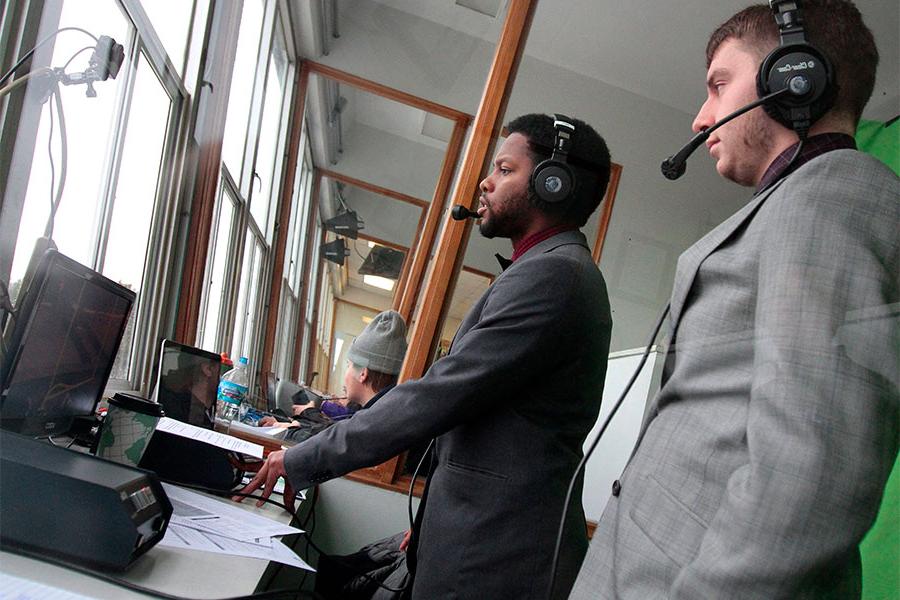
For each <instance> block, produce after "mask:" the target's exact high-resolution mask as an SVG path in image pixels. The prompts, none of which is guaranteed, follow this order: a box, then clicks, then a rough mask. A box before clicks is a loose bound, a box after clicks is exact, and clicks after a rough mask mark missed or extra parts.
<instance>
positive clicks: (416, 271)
mask: <svg viewBox="0 0 900 600" xmlns="http://www.w3.org/2000/svg"><path fill="white" fill-rule="evenodd" d="M465 136H466V127H463V126H462V124H460V123H457V124H456V127H454V128H453V134H452V136H451V137H450V142H449V143H448V144H447V152H445V153H444V163H443V165H442V166H441V174H440V176H439V177H438V183H437V185H436V186H435V188H434V197H433V198H432V200H431V204H430V205H429V207H428V213H427V214H426V216H425V227H424V228H421V239H420V240H419V243H418V244H416V246H415V249H416V251H415V255H414V256H413V260H412V264H411V265H410V268H409V276H408V278H407V280H406V281H405V282H404V287H403V296H402V297H401V299H400V303H399V305H398V307H397V310H398V312H399V313H400V315H401V316H402V317H403V319H404V320H405V321H406V322H407V323H409V322H410V319H411V318H412V313H413V310H414V309H415V306H416V301H417V300H418V296H419V290H420V288H421V285H422V279H423V278H424V275H425V267H426V266H427V264H428V259H429V258H430V257H431V247H432V246H433V245H434V239H435V237H436V235H437V230H438V225H439V224H440V220H441V213H442V212H443V209H444V204H445V203H446V201H447V195H448V194H449V193H450V186H451V185H452V183H453V172H454V171H455V169H456V163H458V162H459V154H460V152H461V151H462V145H463V141H464V139H465ZM469 204H471V203H470V202H469V203H466V206H469Z"/></svg>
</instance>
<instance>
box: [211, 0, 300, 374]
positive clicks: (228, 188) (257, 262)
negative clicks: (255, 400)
mask: <svg viewBox="0 0 900 600" xmlns="http://www.w3.org/2000/svg"><path fill="white" fill-rule="evenodd" d="M293 73H294V66H293V64H292V62H291V54H290V52H289V48H288V40H287V38H286V36H285V31H284V25H283V20H282V17H281V14H280V9H279V8H278V6H277V3H276V2H274V1H273V0H266V1H262V0H246V1H245V2H244V4H243V8H242V12H241V23H240V28H239V34H238V40H237V48H236V57H235V63H234V71H233V73H232V78H231V90H230V95H229V100H228V110H227V115H226V118H225V132H224V139H223V145H222V162H221V178H220V182H221V183H220V185H221V187H222V192H220V195H219V198H218V202H217V207H216V210H215V219H214V222H213V224H212V231H211V233H210V242H209V243H210V247H209V253H208V256H210V257H211V258H210V259H208V260H207V268H206V282H205V286H204V299H203V303H202V308H201V315H204V316H203V317H202V320H203V324H202V328H198V343H200V344H201V345H202V346H203V347H204V348H206V349H208V350H212V351H215V352H218V351H221V350H223V349H227V350H228V351H229V352H231V353H232V354H233V356H234V357H235V358H237V357H239V356H246V357H247V358H248V359H249V361H250V364H251V365H252V366H253V368H252V369H251V373H253V374H254V375H253V376H251V385H252V383H253V381H255V373H256V370H257V368H258V365H259V364H260V358H261V353H262V342H263V339H262V338H263V336H264V327H263V325H264V323H265V319H266V316H267V315H266V303H267V301H268V293H269V289H270V288H269V285H270V284H269V282H270V280H271V277H272V273H271V270H272V266H271V263H272V260H273V251H272V242H273V238H274V235H273V234H274V224H275V223H274V221H275V219H274V216H275V213H276V211H275V207H276V206H277V200H278V198H279V197H280V188H281V171H282V167H283V165H282V156H283V154H284V144H285V141H286V140H285V138H286V133H287V126H286V124H287V123H288V122H289V119H288V113H289V108H290V102H289V98H290V95H289V90H290V86H289V85H288V82H290V81H292V80H293ZM226 206H228V207H229V208H225V207H226ZM289 227H291V226H290V225H289ZM291 252H292V253H293V249H292V250H291ZM291 291H296V287H293V288H292V289H291V290H287V291H286V293H287V292H291ZM282 297H284V294H282ZM293 304H296V297H294V302H293ZM279 312H282V309H281V308H279ZM288 330H290V324H288ZM283 335H284V332H280V333H279V336H283ZM277 339H280V338H277ZM276 364H282V365H283V364H285V360H284V359H282V360H281V361H280V362H278V361H276Z"/></svg>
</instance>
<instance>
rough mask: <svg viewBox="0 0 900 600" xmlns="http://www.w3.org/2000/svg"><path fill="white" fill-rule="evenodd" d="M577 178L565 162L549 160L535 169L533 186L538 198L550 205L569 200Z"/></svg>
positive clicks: (532, 178) (532, 180) (532, 176)
mask: <svg viewBox="0 0 900 600" xmlns="http://www.w3.org/2000/svg"><path fill="white" fill-rule="evenodd" d="M574 182H575V177H574V176H573V174H572V169H571V168H569V165H567V164H566V163H564V162H560V161H558V160H553V159H548V160H545V161H542V162H541V163H539V164H538V166H537V167H535V168H534V171H533V172H532V174H531V186H532V188H533V189H534V192H535V194H537V197H538V198H540V199H541V200H543V201H544V202H547V203H549V204H556V203H558V202H563V201H564V200H567V199H568V198H569V197H570V196H571V195H572V192H573V191H574Z"/></svg>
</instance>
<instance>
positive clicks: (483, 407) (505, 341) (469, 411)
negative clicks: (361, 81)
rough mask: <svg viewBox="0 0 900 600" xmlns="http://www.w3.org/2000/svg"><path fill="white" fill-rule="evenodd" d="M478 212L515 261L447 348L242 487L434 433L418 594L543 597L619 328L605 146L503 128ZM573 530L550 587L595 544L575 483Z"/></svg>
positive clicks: (586, 131) (523, 127)
mask: <svg viewBox="0 0 900 600" xmlns="http://www.w3.org/2000/svg"><path fill="white" fill-rule="evenodd" d="M507 129H508V131H509V135H508V137H507V138H506V139H505V140H504V142H503V144H502V145H501V147H500V149H499V151H498V153H497V155H496V157H495V159H494V162H493V166H492V168H491V170H490V173H489V175H488V176H487V177H486V178H485V179H484V180H483V181H482V182H481V184H480V188H481V197H480V199H479V203H478V209H477V215H478V217H479V218H480V220H481V223H480V230H481V233H482V235H484V236H486V237H503V238H509V239H510V240H511V241H512V243H513V255H512V260H511V262H510V264H509V266H508V267H506V268H505V270H504V271H503V273H502V274H501V275H500V276H499V277H497V279H496V280H495V281H494V283H493V284H492V285H491V287H490V288H489V289H488V290H487V291H486V292H485V294H484V295H483V296H482V297H481V299H480V300H478V301H477V302H476V303H475V305H474V306H473V307H472V309H471V310H470V311H469V313H468V315H466V317H465V318H464V319H463V322H462V324H461V325H460V327H459V330H458V332H457V334H456V336H455V338H454V340H453V344H452V346H451V349H450V352H449V354H448V355H447V356H445V357H444V358H441V359H440V360H438V361H437V362H435V363H434V364H433V365H432V366H431V368H430V369H429V370H428V372H427V373H425V375H424V376H423V377H422V378H421V379H418V380H415V381H407V382H405V383H402V384H400V385H398V386H397V387H395V388H394V389H393V390H391V391H390V392H388V393H387V394H385V395H384V397H383V398H382V399H381V400H379V401H378V403H377V404H376V405H375V406H374V407H372V408H370V409H368V410H366V411H362V412H360V413H358V414H357V415H356V416H354V417H353V418H352V419H349V420H347V421H342V422H339V423H336V424H334V425H333V426H332V427H330V428H328V429H327V430H325V431H324V432H322V433H320V434H319V435H317V436H316V437H314V438H312V439H310V440H309V441H307V442H304V443H302V444H299V445H297V446H294V447H293V448H290V449H288V450H287V451H285V452H276V453H273V454H271V455H269V458H268V460H267V463H266V466H265V467H264V468H263V470H261V471H260V473H259V474H258V476H257V477H256V478H255V479H254V480H253V481H252V482H251V483H250V484H249V485H248V486H247V488H246V489H245V490H244V491H245V492H249V491H252V490H255V489H256V488H258V487H260V486H261V485H263V484H265V487H266V491H265V493H264V495H268V493H269V491H270V490H271V488H272V485H273V484H274V482H275V480H276V478H277V477H278V476H279V475H283V474H286V475H287V480H288V481H289V483H290V484H291V485H292V486H293V487H294V488H304V487H307V486H309V485H313V484H316V483H321V482H324V481H327V480H328V479H331V478H334V477H339V476H341V475H343V474H345V473H347V472H349V471H352V470H354V469H358V468H361V467H364V466H368V465H373V464H377V463H379V462H382V461H384V460H387V459H388V458H390V457H392V456H394V455H396V454H398V453H399V452H402V451H403V450H404V449H406V448H409V447H410V446H412V445H414V444H417V443H422V442H425V441H428V440H429V439H431V438H436V442H435V445H434V452H433V459H432V462H431V465H430V467H429V468H428V471H429V473H428V481H427V485H426V491H425V494H424V496H423V499H422V506H421V507H420V509H419V513H418V516H417V518H416V524H415V527H414V528H413V535H412V540H411V542H410V545H409V550H408V553H407V557H408V563H409V566H410V571H411V572H413V573H414V579H413V583H412V586H411V596H412V598H414V599H426V600H432V599H434V598H474V599H478V600H483V599H485V598H516V599H520V600H521V599H528V598H535V599H536V598H544V597H545V594H546V592H547V586H548V583H549V574H548V572H547V568H546V567H547V565H548V564H549V563H550V560H551V556H552V553H553V546H554V542H555V539H556V535H557V529H558V527H559V522H560V516H561V513H562V511H563V504H564V501H565V497H566V490H567V485H568V483H569V480H570V479H571V477H572V476H573V474H574V472H575V466H576V465H577V463H578V461H579V459H580V458H581V456H582V444H583V443H584V440H585V437H586V436H587V434H588V432H589V431H590V429H591V426H592V425H593V423H594V421H595V420H596V418H597V414H598V412H599V409H600V400H601V396H602V392H603V383H604V377H605V373H606V362H607V355H608V352H609V340H610V331H611V326H612V322H611V316H610V309H609V300H608V297H607V293H606V285H605V283H604V281H603V277H602V276H601V275H600V271H599V269H598V268H597V266H596V265H595V264H594V262H593V260H592V258H591V251H590V249H589V247H588V244H587V241H586V239H585V236H584V235H583V234H582V233H581V232H580V231H578V228H579V227H582V226H583V225H584V224H585V223H586V222H587V219H588V217H589V216H590V214H591V213H592V212H593V211H594V210H595V209H596V207H597V206H598V205H599V203H600V200H601V199H602V197H603V194H604V191H605V190H606V185H607V183H608V180H609V171H610V158H609V151H608V150H607V147H606V144H605V142H604V141H603V139H602V138H601V137H600V136H599V135H597V133H596V132H595V131H594V130H593V129H592V128H591V127H590V126H589V125H587V124H586V123H583V122H582V121H579V120H575V119H569V118H567V117H563V116H561V115H557V117H556V119H554V118H552V117H549V116H546V115H526V116H523V117H519V118H518V119H515V120H513V121H512V122H511V123H509V125H508V127H507ZM578 482H579V484H578V486H577V493H576V494H574V495H573V496H572V499H571V501H570V508H569V512H568V520H567V522H566V525H565V529H564V545H563V553H562V558H561V569H560V572H561V575H560V577H558V578H557V584H558V585H557V588H556V590H557V591H556V597H558V598H565V597H566V596H567V595H568V591H569V589H570V588H571V585H572V582H573V581H574V579H575V575H576V574H577V572H578V567H579V565H580V564H581V560H582V558H583V557H584V553H585V552H586V550H587V535H586V527H585V518H584V511H583V509H582V506H581V478H579V480H578Z"/></svg>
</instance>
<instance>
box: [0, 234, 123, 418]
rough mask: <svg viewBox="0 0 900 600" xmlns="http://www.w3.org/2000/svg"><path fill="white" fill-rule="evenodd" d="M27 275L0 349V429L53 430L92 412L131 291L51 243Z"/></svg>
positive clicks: (119, 337) (109, 367)
mask: <svg viewBox="0 0 900 600" xmlns="http://www.w3.org/2000/svg"><path fill="white" fill-rule="evenodd" d="M26 279H27V280H30V284H29V285H28V287H27V289H25V290H23V291H22V292H21V293H20V295H19V298H18V299H17V302H16V305H17V306H16V310H15V318H14V319H10V320H9V321H10V322H8V323H7V325H6V335H5V336H4V337H3V344H2V348H0V427H2V428H3V429H7V430H12V431H16V432H19V433H23V434H26V435H40V434H45V435H52V434H57V433H61V432H64V431H67V430H68V429H69V427H70V426H71V423H72V421H73V419H74V418H75V417H80V416H90V415H92V414H93V412H94V409H95V407H96V405H97V402H98V401H99V400H100V397H101V396H102V394H103V390H104V388H105V387H106V382H107V379H108V378H109V374H110V371H111V370H112V367H113V363H114V362H115V359H116V352H117V351H118V349H119V343H120V342H121V340H122V335H123V333H124V332H125V327H126V325H127V324H128V315H129V313H130V311H131V306H132V304H133V303H134V300H135V294H134V292H132V291H130V290H128V289H126V288H124V287H122V286H121V285H119V284H117V283H115V282H113V281H111V280H109V279H107V278H106V277H104V276H102V275H100V274H99V273H97V272H96V271H93V270H92V269H89V268H88V267H85V266H84V265H82V264H80V263H78V262H76V261H74V260H72V259H70V258H68V257H66V256H64V255H62V254H60V253H59V252H58V251H56V250H55V249H51V250H47V251H46V252H44V254H43V255H42V256H41V258H40V260H39V261H37V262H36V267H35V269H34V272H33V273H29V274H28V277H26Z"/></svg>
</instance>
